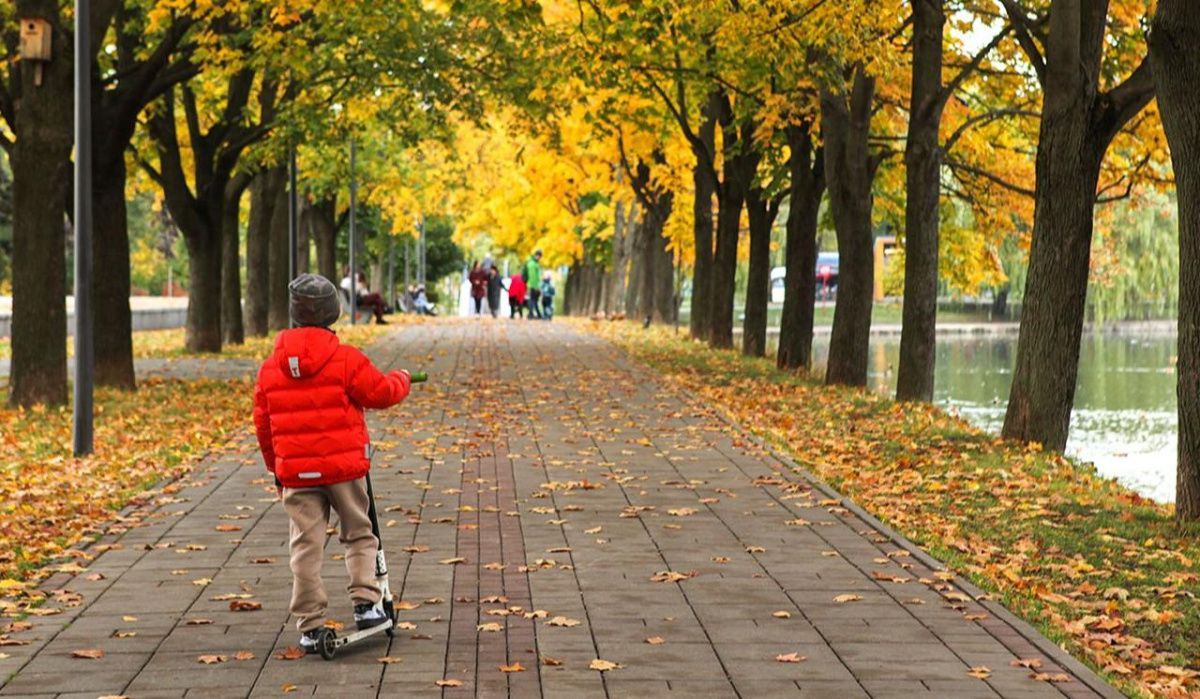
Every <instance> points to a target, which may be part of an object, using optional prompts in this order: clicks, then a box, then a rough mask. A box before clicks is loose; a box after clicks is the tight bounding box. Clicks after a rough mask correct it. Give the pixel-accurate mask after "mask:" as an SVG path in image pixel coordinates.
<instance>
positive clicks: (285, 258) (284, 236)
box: [267, 170, 336, 330]
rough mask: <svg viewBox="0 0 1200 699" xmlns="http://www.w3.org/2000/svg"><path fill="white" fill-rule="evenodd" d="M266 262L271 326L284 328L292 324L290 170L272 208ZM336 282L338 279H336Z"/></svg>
mask: <svg viewBox="0 0 1200 699" xmlns="http://www.w3.org/2000/svg"><path fill="white" fill-rule="evenodd" d="M269 240H270V242H269V244H268V254H269V261H268V263H267V269H268V270H269V271H268V273H267V326H268V327H269V328H270V329H271V330H285V329H287V327H288V326H289V325H291V319H290V318H289V317H288V283H289V282H290V281H291V280H290V279H288V271H289V270H288V265H289V262H290V257H291V252H292V251H291V248H290V247H289V245H288V243H289V241H288V190H287V171H286V170H283V171H282V178H281V182H280V187H279V190H278V191H277V192H276V196H275V206H274V207H273V208H272V209H271V230H270V234H269ZM335 283H336V282H335Z"/></svg>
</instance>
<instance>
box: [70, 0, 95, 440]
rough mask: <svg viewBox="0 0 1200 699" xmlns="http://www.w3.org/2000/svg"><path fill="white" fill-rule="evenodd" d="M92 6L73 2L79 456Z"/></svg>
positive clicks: (87, 402)
mask: <svg viewBox="0 0 1200 699" xmlns="http://www.w3.org/2000/svg"><path fill="white" fill-rule="evenodd" d="M91 5H92V3H91V0H76V3H75V396H74V397H75V412H74V416H73V417H74V430H73V434H72V437H73V440H72V441H73V447H74V451H75V456H86V455H88V454H91V453H92V451H93V448H94V439H93V431H92V427H93V425H92V419H93V415H92V413H93V386H92V369H93V365H94V364H95V349H94V343H93V338H92V82H91V81H92V54H91V27H90V24H91V12H92V8H91Z"/></svg>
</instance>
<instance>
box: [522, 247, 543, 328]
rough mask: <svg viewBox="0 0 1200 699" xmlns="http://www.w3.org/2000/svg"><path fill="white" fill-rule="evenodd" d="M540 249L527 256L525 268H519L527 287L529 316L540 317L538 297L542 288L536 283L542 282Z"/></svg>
mask: <svg viewBox="0 0 1200 699" xmlns="http://www.w3.org/2000/svg"><path fill="white" fill-rule="evenodd" d="M541 259H542V251H541V250H534V251H533V254H532V255H530V256H529V260H528V261H526V262H525V269H523V270H521V278H523V279H524V280H525V284H526V287H527V288H528V289H529V317H530V318H538V319H541V317H542V304H541V301H540V297H541V295H542V290H541V289H540V288H538V285H539V284H541V283H542V264H541Z"/></svg>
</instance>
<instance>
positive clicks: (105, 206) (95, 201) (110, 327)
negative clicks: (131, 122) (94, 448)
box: [92, 149, 137, 390]
mask: <svg viewBox="0 0 1200 699" xmlns="http://www.w3.org/2000/svg"><path fill="white" fill-rule="evenodd" d="M93 171H94V172H95V174H96V177H95V178H94V180H93V190H92V216H93V221H92V224H93V229H92V231H93V240H94V243H95V244H94V245H93V248H92V254H93V259H92V263H93V265H94V266H95V270H96V272H97V273H96V274H94V275H93V278H92V294H93V297H94V298H93V304H92V307H93V309H94V311H95V318H94V323H95V329H96V332H95V333H94V338H93V339H94V342H95V352H96V356H95V360H96V364H95V380H96V385H97V386H111V387H114V388H120V389H125V390H133V389H135V388H137V381H136V377H135V376H134V370H133V314H132V312H131V311H130V308H129V294H130V286H131V284H130V278H129V276H130V262H129V220H128V217H127V212H126V208H125V178H126V170H125V152H124V149H121V151H120V152H119V153H116V154H114V157H112V158H111V159H107V158H106V159H105V162H104V163H103V164H101V162H100V159H99V158H97V160H96V161H95V163H94V166H93Z"/></svg>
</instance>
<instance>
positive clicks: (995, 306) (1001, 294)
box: [992, 285, 1009, 319]
mask: <svg viewBox="0 0 1200 699" xmlns="http://www.w3.org/2000/svg"><path fill="white" fill-rule="evenodd" d="M1008 293H1009V292H1008V286H1007V285H1006V286H1004V288H1002V289H998V290H996V291H995V295H994V296H993V297H992V318H993V319H996V318H1007V317H1008Z"/></svg>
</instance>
